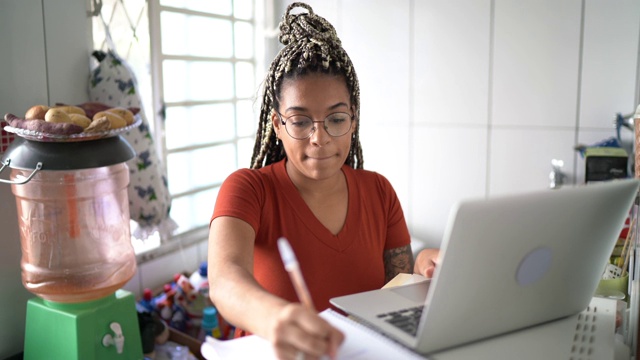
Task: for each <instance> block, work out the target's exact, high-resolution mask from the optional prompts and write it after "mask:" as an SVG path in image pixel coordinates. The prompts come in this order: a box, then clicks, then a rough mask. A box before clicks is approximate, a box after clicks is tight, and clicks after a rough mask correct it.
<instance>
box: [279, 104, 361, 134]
mask: <svg viewBox="0 0 640 360" xmlns="http://www.w3.org/2000/svg"><path fill="white" fill-rule="evenodd" d="M274 112H275V113H276V114H277V115H278V118H279V119H280V123H281V124H282V125H283V126H284V130H285V131H286V132H287V134H288V135H289V136H290V137H291V138H292V139H295V140H306V139H308V138H310V137H311V136H313V134H314V133H315V132H316V129H317V126H315V124H316V123H322V124H323V128H324V131H326V133H327V134H328V135H329V136H331V137H334V138H338V137H341V136H345V135H347V134H348V133H349V131H350V130H351V129H352V128H353V121H354V120H355V119H356V115H355V114H349V113H348V112H346V111H336V112H333V113H331V114H329V115H327V116H326V117H325V118H324V119H323V120H322V121H316V120H313V118H312V117H310V116H307V115H299V114H294V115H291V116H289V117H284V116H283V115H282V114H280V112H279V111H278V110H274ZM334 114H346V115H349V118H350V119H351V122H350V123H349V128H348V129H347V131H345V132H344V134H342V135H331V134H329V131H328V130H327V126H326V125H325V121H326V120H327V119H328V118H329V116H331V115H334ZM294 116H304V117H306V118H309V119H311V122H312V123H313V124H314V125H313V127H312V128H311V132H310V133H309V135H307V136H306V137H303V138H297V137H295V136H293V135H291V133H290V132H289V129H288V128H287V120H289V119H290V118H292V117H294Z"/></svg>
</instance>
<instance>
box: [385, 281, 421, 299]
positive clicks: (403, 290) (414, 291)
mask: <svg viewBox="0 0 640 360" xmlns="http://www.w3.org/2000/svg"><path fill="white" fill-rule="evenodd" d="M429 284H430V282H429V281H425V282H421V283H419V284H411V285H407V286H397V287H393V288H390V289H389V290H390V291H392V292H393V293H395V294H398V295H400V296H402V297H404V298H406V299H409V300H411V301H413V302H415V303H419V304H423V303H424V299H426V298H427V291H428V290H429Z"/></svg>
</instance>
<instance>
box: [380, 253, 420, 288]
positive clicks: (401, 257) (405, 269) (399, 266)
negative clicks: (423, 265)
mask: <svg viewBox="0 0 640 360" xmlns="http://www.w3.org/2000/svg"><path fill="white" fill-rule="evenodd" d="M383 261H384V276H385V283H387V282H388V281H389V280H391V279H393V278H394V277H395V276H396V275H398V274H399V273H407V274H411V273H413V253H412V252H411V245H406V246H402V247H399V248H395V249H390V250H385V251H384V254H383Z"/></svg>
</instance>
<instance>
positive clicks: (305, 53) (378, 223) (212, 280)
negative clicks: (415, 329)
mask: <svg viewBox="0 0 640 360" xmlns="http://www.w3.org/2000/svg"><path fill="white" fill-rule="evenodd" d="M297 7H300V8H303V9H306V12H305V11H303V12H301V13H300V12H298V13H297V14H294V13H292V9H294V8H297ZM280 31H281V34H280V41H281V43H282V44H283V45H284V48H283V49H282V50H281V51H280V53H279V54H278V55H277V56H276V58H275V59H274V60H273V62H272V63H271V67H270V69H269V73H268V76H267V78H266V80H265V84H264V95H263V98H262V108H261V114H260V123H259V127H258V133H257V137H256V144H255V148H254V154H253V158H252V161H251V164H252V165H251V166H252V169H242V170H238V171H236V172H235V173H233V174H231V175H230V176H229V178H227V180H226V181H225V182H224V184H223V185H222V187H221V189H220V192H219V194H218V200H217V202H216V205H215V209H214V213H213V216H212V221H211V227H210V235H209V284H210V295H211V299H212V301H213V302H214V304H215V305H216V306H217V308H218V310H219V311H220V313H221V314H222V315H223V316H224V317H225V319H227V320H228V321H229V322H231V323H232V324H234V325H235V326H236V327H237V329H238V330H237V333H236V335H238V336H241V335H243V334H246V333H247V332H250V333H255V334H258V335H260V336H262V337H264V338H266V339H268V340H269V341H270V342H271V343H272V344H273V346H274V350H275V352H276V354H277V355H278V357H280V358H282V359H299V358H301V357H304V356H306V358H307V359H309V358H319V357H320V356H321V355H324V354H329V355H334V354H335V353H336V350H337V348H338V346H339V344H340V343H341V342H342V340H343V335H342V334H341V333H340V332H339V331H338V330H336V329H334V328H333V327H331V325H329V324H328V323H327V322H326V321H324V320H323V319H322V318H320V317H319V316H318V315H317V312H316V311H315V310H324V309H326V308H327V307H329V299H330V298H332V297H335V296H340V295H346V294H351V293H356V292H360V291H366V290H372V289H377V288H380V287H382V286H383V285H384V284H385V283H386V282H387V281H389V280H391V279H392V278H393V277H395V276H396V275H397V274H398V273H401V272H404V273H411V272H417V273H420V274H423V275H426V276H431V274H432V273H433V270H434V266H435V258H436V256H437V254H438V251H437V250H435V249H427V250H424V251H422V252H421V253H420V254H419V255H418V257H417V259H416V262H415V266H414V260H413V255H412V252H411V247H410V236H409V232H408V229H407V225H406V222H405V219H404V215H403V212H402V208H401V206H400V202H399V200H398V198H397V196H396V193H395V191H394V190H393V187H392V186H391V184H390V183H389V181H388V180H387V179H386V178H384V177H383V176H381V175H379V174H377V173H375V172H371V171H366V170H363V169H362V165H363V158H362V149H361V148H360V141H359V138H358V129H359V126H360V118H359V113H360V99H359V94H360V90H359V85H358V79H357V76H356V73H355V70H354V68H353V64H352V63H351V60H350V59H349V57H348V55H347V53H346V52H345V51H344V49H343V48H342V46H341V43H340V40H339V39H338V37H337V35H336V32H335V29H334V28H333V26H332V25H331V24H329V23H328V22H327V21H326V20H325V19H324V18H322V17H320V16H318V15H316V14H314V13H313V10H312V9H311V7H310V6H308V5H307V4H303V3H294V4H291V5H290V6H289V7H288V8H287V11H286V13H285V15H284V16H283V21H282V23H281V24H280ZM280 237H285V238H287V239H288V240H289V242H290V243H291V246H292V248H293V250H294V252H295V254H296V256H297V258H298V261H299V264H300V268H301V271H302V274H303V276H304V278H305V280H306V282H307V285H308V287H309V292H310V294H311V297H312V299H313V303H314V304H315V309H309V308H308V307H305V306H303V305H302V304H300V303H299V300H298V299H297V297H296V293H295V291H294V288H293V285H292V283H291V280H290V278H289V275H288V274H287V272H286V270H285V268H284V265H283V262H282V260H281V257H280V254H279V252H278V247H277V240H278V238H280Z"/></svg>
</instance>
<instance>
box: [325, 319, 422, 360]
mask: <svg viewBox="0 0 640 360" xmlns="http://www.w3.org/2000/svg"><path fill="white" fill-rule="evenodd" d="M320 316H321V317H322V318H324V319H325V320H327V321H328V322H330V323H331V325H333V326H335V327H336V328H337V329H339V330H341V331H342V332H343V333H344V336H345V339H344V342H343V343H342V346H341V347H340V349H339V350H338V359H349V360H360V359H362V360H365V359H367V360H368V359H409V360H411V359H421V360H424V359H425V358H424V357H421V356H420V355H419V354H417V353H414V352H412V351H410V350H409V349H407V348H405V347H404V346H402V345H400V344H398V343H396V342H394V341H393V340H391V339H389V338H387V337H385V336H384V335H382V334H380V333H378V332H376V331H375V330H373V329H371V328H369V327H367V326H366V325H363V324H361V323H359V322H356V321H354V320H351V319H349V318H348V317H345V316H342V315H341V314H339V313H337V312H335V311H333V310H331V309H327V310H324V311H323V312H321V313H320Z"/></svg>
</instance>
